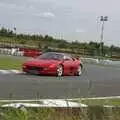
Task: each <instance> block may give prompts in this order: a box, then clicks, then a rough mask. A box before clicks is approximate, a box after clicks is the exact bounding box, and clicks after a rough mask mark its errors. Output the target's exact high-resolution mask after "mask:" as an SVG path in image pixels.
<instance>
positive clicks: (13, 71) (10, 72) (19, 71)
mask: <svg viewBox="0 0 120 120" xmlns="http://www.w3.org/2000/svg"><path fill="white" fill-rule="evenodd" d="M22 73H23V72H22V71H21V70H0V74H3V75H6V74H22Z"/></svg>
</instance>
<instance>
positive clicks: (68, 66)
mask: <svg viewBox="0 0 120 120" xmlns="http://www.w3.org/2000/svg"><path fill="white" fill-rule="evenodd" d="M82 68H83V65H82V63H81V61H80V60H79V59H77V58H73V57H71V56H70V55H68V54H65V53H56V52H47V53H44V54H42V55H41V56H39V57H37V58H35V59H31V60H28V61H26V62H25V63H24V64H23V67H22V69H23V71H24V72H26V73H32V74H41V75H56V76H63V75H77V76H80V75H81V74H82Z"/></svg>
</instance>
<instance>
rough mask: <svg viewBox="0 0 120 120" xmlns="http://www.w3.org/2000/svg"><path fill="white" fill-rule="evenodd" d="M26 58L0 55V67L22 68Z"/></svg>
mask: <svg viewBox="0 0 120 120" xmlns="http://www.w3.org/2000/svg"><path fill="white" fill-rule="evenodd" d="M24 61H25V59H24V58H19V57H13V56H4V55H0V69H5V70H8V69H21V67H22V64H23V63H24Z"/></svg>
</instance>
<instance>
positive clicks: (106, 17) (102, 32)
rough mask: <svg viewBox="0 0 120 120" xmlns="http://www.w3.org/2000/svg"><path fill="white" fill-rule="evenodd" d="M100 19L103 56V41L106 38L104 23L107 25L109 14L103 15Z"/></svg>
mask: <svg viewBox="0 0 120 120" xmlns="http://www.w3.org/2000/svg"><path fill="white" fill-rule="evenodd" d="M100 21H101V23H102V27H101V35H100V57H102V47H103V46H102V43H103V39H104V25H105V22H106V21H108V16H101V17H100Z"/></svg>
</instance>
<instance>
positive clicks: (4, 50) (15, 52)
mask: <svg viewBox="0 0 120 120" xmlns="http://www.w3.org/2000/svg"><path fill="white" fill-rule="evenodd" d="M0 54H4V55H13V56H24V51H19V50H18V49H15V48H13V49H7V48H0Z"/></svg>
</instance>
